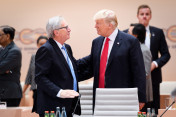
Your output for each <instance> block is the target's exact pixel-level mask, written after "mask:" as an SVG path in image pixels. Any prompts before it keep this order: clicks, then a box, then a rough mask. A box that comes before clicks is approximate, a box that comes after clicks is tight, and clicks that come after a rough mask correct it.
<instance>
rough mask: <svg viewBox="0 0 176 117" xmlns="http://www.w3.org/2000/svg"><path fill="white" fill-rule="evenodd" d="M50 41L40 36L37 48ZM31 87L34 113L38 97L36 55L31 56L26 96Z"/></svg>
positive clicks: (25, 87) (25, 88)
mask: <svg viewBox="0 0 176 117" xmlns="http://www.w3.org/2000/svg"><path fill="white" fill-rule="evenodd" d="M47 41H48V38H47V37H46V36H39V37H38V39H37V47H38V48H40V47H41V46H42V45H43V44H45V43H46V42H47ZM29 85H31V87H30V90H32V91H33V109H32V112H35V111H36V98H37V97H36V96H37V85H36V83H35V54H33V55H32V56H31V60H30V65H29V69H28V73H27V76H26V79H25V85H24V87H23V95H24V94H25V92H26V90H27V88H28V87H29Z"/></svg>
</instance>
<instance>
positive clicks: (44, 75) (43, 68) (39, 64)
mask: <svg viewBox="0 0 176 117" xmlns="http://www.w3.org/2000/svg"><path fill="white" fill-rule="evenodd" d="M50 56H51V55H50V52H49V50H48V49H47V48H45V47H40V48H39V50H38V51H37V54H36V58H35V81H36V83H37V88H40V89H41V90H43V91H44V92H45V93H47V94H48V95H50V96H52V97H56V95H57V93H58V92H59V91H60V88H59V87H58V86H56V85H55V84H54V83H53V82H51V81H50V79H49V76H48V74H49V71H50V67H51V65H52V59H51V57H50Z"/></svg>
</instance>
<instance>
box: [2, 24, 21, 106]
mask: <svg viewBox="0 0 176 117" xmlns="http://www.w3.org/2000/svg"><path fill="white" fill-rule="evenodd" d="M14 36H15V29H14V28H13V27H10V26H7V25H4V26H0V45H1V46H2V48H1V49H0V50H1V51H0V101H4V102H6V103H7V107H16V106H19V104H20V101H21V97H22V88H21V85H20V75H21V74H20V70H21V58H22V56H21V50H20V49H19V48H18V47H17V46H16V44H15V43H14V41H13V39H14Z"/></svg>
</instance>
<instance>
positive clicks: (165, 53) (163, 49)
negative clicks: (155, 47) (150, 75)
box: [155, 30, 170, 67]
mask: <svg viewBox="0 0 176 117" xmlns="http://www.w3.org/2000/svg"><path fill="white" fill-rule="evenodd" d="M159 34H160V35H159V36H160V37H159V38H160V42H159V44H160V45H159V52H160V54H161V57H160V58H158V59H157V60H155V61H156V62H157V63H158V67H162V66H163V65H165V64H166V63H167V62H168V61H169V59H170V53H169V50H168V46H167V43H166V39H165V36H164V33H163V30H160V32H159Z"/></svg>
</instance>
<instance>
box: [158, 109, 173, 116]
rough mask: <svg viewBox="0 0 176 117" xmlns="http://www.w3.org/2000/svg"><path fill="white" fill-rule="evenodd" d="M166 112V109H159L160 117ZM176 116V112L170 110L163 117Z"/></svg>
mask: <svg viewBox="0 0 176 117" xmlns="http://www.w3.org/2000/svg"><path fill="white" fill-rule="evenodd" d="M164 111H165V109H159V110H158V117H160V116H161V115H162V113H163V112H164ZM175 116H176V110H173V109H172V110H168V111H167V112H166V113H165V114H164V115H163V116H162V117H175Z"/></svg>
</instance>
